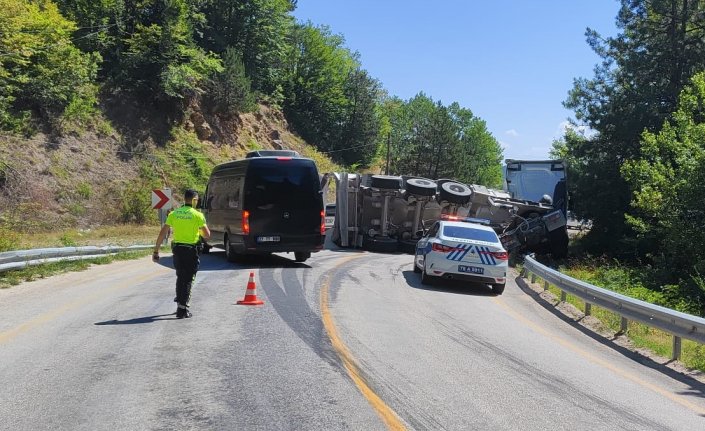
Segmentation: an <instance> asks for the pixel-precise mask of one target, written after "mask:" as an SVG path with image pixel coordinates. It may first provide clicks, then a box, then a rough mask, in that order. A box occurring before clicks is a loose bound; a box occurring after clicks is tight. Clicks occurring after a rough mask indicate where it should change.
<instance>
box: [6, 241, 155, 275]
mask: <svg viewBox="0 0 705 431" xmlns="http://www.w3.org/2000/svg"><path fill="white" fill-rule="evenodd" d="M153 247H154V245H131V246H127V247H118V246H105V247H96V246H86V247H57V248H39V249H33V250H15V251H6V252H3V253H0V272H4V271H10V270H13V269H21V268H26V267H28V266H33V265H41V264H44V263H51V262H58V261H64V260H82V259H93V258H96V257H101V256H105V255H108V254H115V253H120V252H129V251H138V250H145V249H149V248H153Z"/></svg>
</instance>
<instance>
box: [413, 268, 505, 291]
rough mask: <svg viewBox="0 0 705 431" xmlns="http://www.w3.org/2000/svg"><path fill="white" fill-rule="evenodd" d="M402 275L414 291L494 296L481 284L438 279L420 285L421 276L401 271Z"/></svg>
mask: <svg viewBox="0 0 705 431" xmlns="http://www.w3.org/2000/svg"><path fill="white" fill-rule="evenodd" d="M402 275H403V276H404V279H405V280H406V284H408V285H409V287H413V288H414V289H420V290H429V291H434V292H445V293H453V294H456V295H472V296H496V295H495V294H494V293H492V289H491V288H490V287H489V286H488V285H486V284H482V283H473V282H469V281H458V280H444V279H438V280H433V282H432V283H431V284H430V285H424V284H421V274H416V273H414V271H411V270H409V271H402Z"/></svg>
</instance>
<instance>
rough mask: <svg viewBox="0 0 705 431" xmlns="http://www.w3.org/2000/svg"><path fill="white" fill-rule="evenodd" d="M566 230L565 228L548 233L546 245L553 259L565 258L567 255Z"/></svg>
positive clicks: (567, 240)
mask: <svg viewBox="0 0 705 431" xmlns="http://www.w3.org/2000/svg"><path fill="white" fill-rule="evenodd" d="M568 242H569V239H568V231H567V230H566V229H565V228H560V229H556V230H554V231H552V232H549V233H548V247H549V250H550V251H551V255H552V256H553V258H554V259H565V258H566V257H567V256H568Z"/></svg>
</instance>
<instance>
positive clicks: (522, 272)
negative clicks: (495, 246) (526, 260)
mask: <svg viewBox="0 0 705 431" xmlns="http://www.w3.org/2000/svg"><path fill="white" fill-rule="evenodd" d="M526 274H528V271H527V270H526V268H522V269H521V274H519V276H521V278H526Z"/></svg>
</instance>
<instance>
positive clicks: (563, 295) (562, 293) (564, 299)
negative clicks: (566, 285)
mask: <svg viewBox="0 0 705 431" xmlns="http://www.w3.org/2000/svg"><path fill="white" fill-rule="evenodd" d="M567 299H568V294H567V293H565V290H561V302H565V301H566V300H567Z"/></svg>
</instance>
